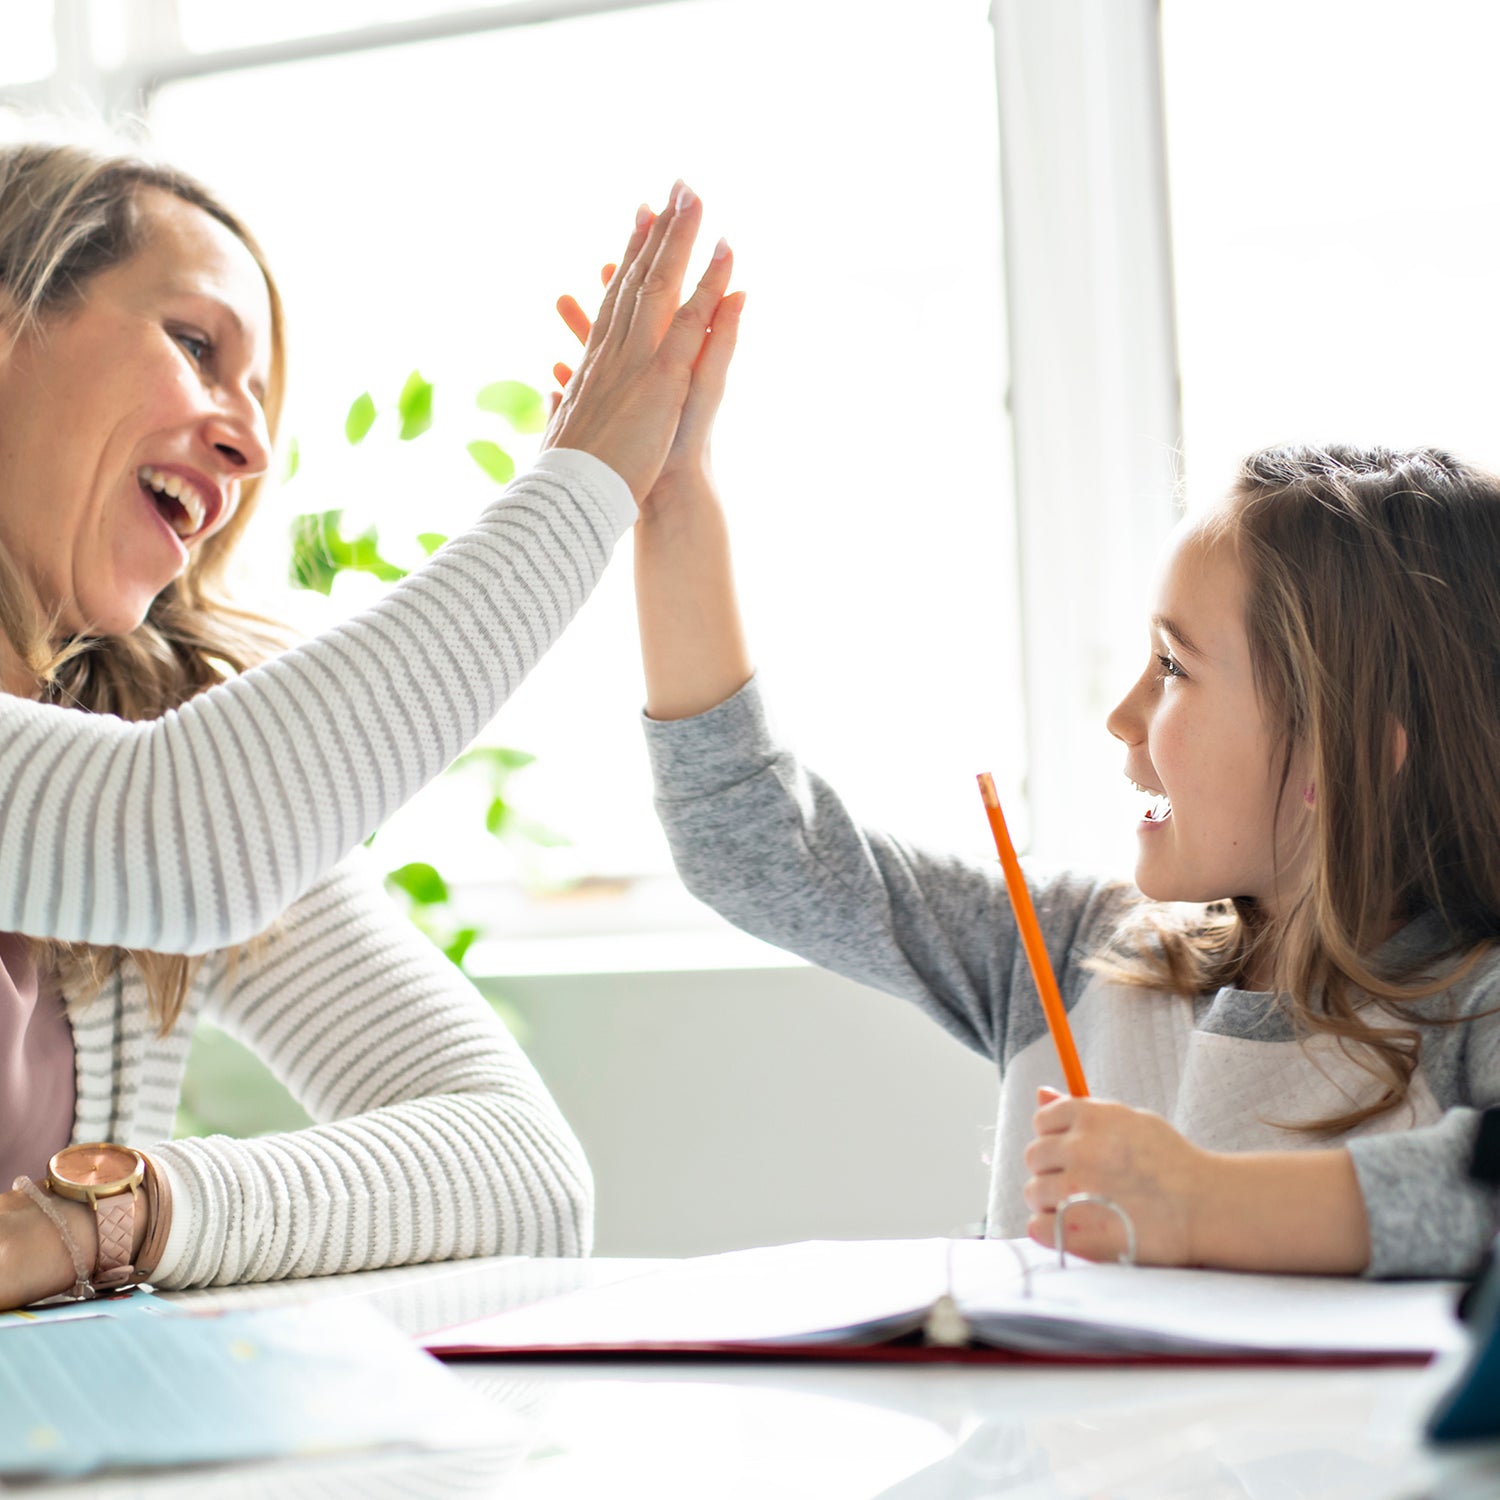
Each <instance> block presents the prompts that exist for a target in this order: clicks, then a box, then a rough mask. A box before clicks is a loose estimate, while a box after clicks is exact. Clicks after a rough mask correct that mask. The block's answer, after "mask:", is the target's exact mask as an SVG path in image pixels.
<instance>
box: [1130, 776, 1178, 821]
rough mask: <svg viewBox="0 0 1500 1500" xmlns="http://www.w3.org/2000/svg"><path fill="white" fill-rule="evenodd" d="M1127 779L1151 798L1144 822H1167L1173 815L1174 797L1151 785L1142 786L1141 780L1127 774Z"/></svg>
mask: <svg viewBox="0 0 1500 1500" xmlns="http://www.w3.org/2000/svg"><path fill="white" fill-rule="evenodd" d="M1125 779H1126V781H1128V782H1129V783H1130V784H1131V786H1133V787H1134V788H1135V789H1136V791H1138V792H1141V793H1142V794H1143V795H1145V796H1147V797H1149V798H1150V799H1151V801H1150V804H1149V805H1148V806H1147V808H1146V811H1145V813H1144V815H1143V816H1142V819H1141V821H1142V822H1144V823H1165V822H1166V821H1167V819H1168V818H1170V817H1171V816H1172V799H1171V798H1170V797H1169V796H1167V794H1166V793H1165V792H1157V791H1153V790H1152V789H1151V788H1150V787H1149V786H1142V785H1141V784H1140V782H1138V781H1137V780H1135V778H1134V777H1132V776H1127V777H1126V778H1125Z"/></svg>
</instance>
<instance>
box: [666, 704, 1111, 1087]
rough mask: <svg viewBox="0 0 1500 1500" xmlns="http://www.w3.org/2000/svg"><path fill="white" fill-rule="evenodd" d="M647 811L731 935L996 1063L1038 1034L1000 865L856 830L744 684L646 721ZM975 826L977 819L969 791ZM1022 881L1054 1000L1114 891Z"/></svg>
mask: <svg viewBox="0 0 1500 1500" xmlns="http://www.w3.org/2000/svg"><path fill="white" fill-rule="evenodd" d="M645 729H646V739H647V746H648V749H649V751H650V756H651V764H652V770H653V773H654V775H655V779H656V808H657V812H658V813H659V814H660V817H661V820H662V825H663V827H664V828H665V830H666V834H667V839H668V842H669V844H670V845H671V849H672V855H673V858H674V860H675V862H676V865H677V870H678V873H679V874H680V875H681V877H682V879H683V881H684V883H685V884H686V885H687V887H688V889H689V890H690V891H691V892H692V893H693V894H694V895H695V896H697V897H698V899H699V900H701V901H703V902H705V903H706V904H707V905H709V906H711V907H713V908H714V909H715V910H716V911H718V912H720V913H721V914H722V915H723V916H725V917H727V918H728V919H729V921H731V922H733V923H734V924H735V925H736V926H738V927H742V928H744V929H745V931H747V932H750V933H753V934H754V935H755V936H757V937H760V938H764V939H766V940H767V941H769V942H772V943H775V944H777V945H778V946H780V947H783V948H786V949H789V950H790V951H791V952H793V953H797V954H799V955H801V956H802V957H803V958H806V959H808V960H809V961H810V962H812V963H816V964H821V965H822V966H823V967H825V968H829V969H832V970H834V971H836V972H837V973H840V974H844V975H847V976H848V977H849V978H851V979H856V980H859V981H860V982H862V983H864V984H869V985H872V986H874V987H875V988H877V989H881V990H885V991H887V992H889V993H891V994H894V995H900V996H903V997H904V998H906V999H909V1000H912V1001H915V1002H916V1003H917V1004H918V1005H919V1006H921V1007H922V1008H923V1009H924V1010H926V1011H927V1012H928V1013H929V1014H930V1015H932V1016H933V1017H934V1018H935V1019H936V1020H937V1021H938V1022H939V1023H940V1024H941V1025H943V1026H944V1027H945V1028H946V1029H947V1030H948V1031H950V1032H952V1033H953V1035H955V1036H956V1037H958V1038H959V1040H961V1041H962V1042H964V1043H965V1044H966V1045H968V1046H970V1047H972V1048H974V1049H975V1050H976V1051H978V1052H981V1053H983V1054H984V1055H986V1056H988V1057H991V1058H993V1059H994V1060H995V1061H996V1062H997V1063H998V1064H1000V1065H1002V1066H1003V1064H1004V1063H1005V1061H1006V1059H1007V1058H1009V1057H1011V1056H1013V1055H1014V1054H1015V1053H1016V1052H1017V1051H1019V1050H1020V1048H1021V1047H1023V1046H1025V1045H1026V1044H1027V1043H1028V1042H1029V1041H1031V1040H1032V1039H1033V1038H1034V1037H1035V1036H1037V1035H1039V1034H1040V1032H1041V1030H1042V1029H1044V1022H1043V1019H1042V1013H1041V1006H1040V1001H1039V1000H1038V998H1037V996H1036V989H1035V986H1034V984H1033V982H1032V979H1031V974H1030V971H1029V969H1028V967H1027V964H1026V958H1025V952H1024V950H1023V948H1022V946H1021V943H1020V941H1019V937H1018V934H1017V930H1016V925H1015V920H1014V918H1013V916H1012V914H1011V909H1010V902H1009V899H1008V897H1007V895H1006V891H1005V882H1004V878H1003V876H1002V874H1001V871H1000V866H999V862H998V860H996V861H993V862H992V863H988V864H975V863H967V862H965V861H964V860H962V859H957V858H954V857H952V856H947V855H941V854H934V853H929V852H925V851H923V850H921V849H919V848H916V847H914V846H913V845H911V844H909V843H907V842H905V841H904V840H902V839H899V838H895V837H893V836H891V835H890V834H886V833H881V832H877V831H875V830H872V829H869V828H865V827H862V826H861V825H860V824H859V823H858V822H856V821H855V819H854V818H853V817H852V816H851V814H850V812H849V811H848V809H847V808H846V807H845V806H844V804H843V803H842V802H841V801H840V800H839V798H838V797H837V795H836V794H835V793H834V792H833V790H832V788H830V787H829V786H828V785H827V783H825V782H824V781H822V780H820V779H819V778H818V777H817V776H814V775H813V774H811V773H810V772H809V771H807V770H806V769H805V768H804V767H803V766H801V765H800V764H799V763H798V761H797V760H796V759H795V757H794V756H793V755H792V754H791V753H790V751H788V750H787V749H785V748H784V747H783V746H781V745H779V744H778V743H777V742H776V740H775V738H774V737H773V735H772V733H771V730H770V728H769V726H768V723H767V720H766V717H765V714H764V711H763V708H762V705H761V699H760V695H759V691H758V688H757V684H756V683H755V682H754V681H753V680H752V681H751V682H750V683H748V684H747V685H746V686H745V687H744V688H742V689H741V690H740V691H739V692H738V693H736V694H735V695H734V696H733V697H731V698H728V699H726V700H725V701H724V702H723V703H720V704H719V705H717V706H716V707H715V708H712V709H710V710H709V711H708V712H707V713H704V714H699V715H697V716H696V717H694V718H691V719H678V720H673V721H668V722H658V721H655V720H651V719H647V720H646V721H645ZM974 805H975V817H976V818H978V817H980V816H982V813H981V810H980V806H979V797H978V794H977V793H976V794H975V799H974ZM1027 879H1028V882H1029V884H1030V888H1031V891H1032V897H1033V900H1034V901H1035V903H1036V906H1037V913H1038V916H1039V918H1040V920H1041V923H1042V930H1043V936H1044V937H1045V938H1046V941H1047V949H1048V952H1049V954H1050V955H1051V957H1052V962H1053V966H1054V968H1055V969H1056V971H1057V977H1058V982H1059V985H1060V986H1061V988H1062V991H1063V997H1064V999H1065V1001H1066V1002H1067V1003H1069V1004H1071V1003H1072V1002H1073V1001H1074V1000H1075V999H1076V998H1077V995H1078V993H1079V992H1080V991H1081V989H1082V987H1083V984H1084V982H1085V980H1086V978H1087V975H1086V973H1085V971H1084V970H1083V968H1082V959H1083V958H1084V956H1086V955H1087V954H1088V953H1090V952H1092V951H1094V950H1095V949H1096V948H1097V946H1098V944H1099V943H1100V942H1101V941H1102V940H1103V935H1104V933H1105V931H1106V930H1107V929H1108V928H1109V927H1110V926H1111V925H1112V923H1113V922H1114V921H1115V920H1116V919H1117V917H1118V914H1119V910H1120V904H1121V900H1122V890H1123V888H1122V887H1120V886H1118V885H1112V884H1101V883H1099V882H1096V881H1093V880H1089V879H1087V878H1084V877H1079V876H1061V877H1056V878H1053V879H1043V878H1041V877H1039V876H1036V875H1035V874H1034V872H1032V871H1031V870H1030V869H1028V872H1027Z"/></svg>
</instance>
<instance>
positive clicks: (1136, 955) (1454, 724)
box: [1104, 447, 1500, 1133]
mask: <svg viewBox="0 0 1500 1500" xmlns="http://www.w3.org/2000/svg"><path fill="white" fill-rule="evenodd" d="M1205 530H1206V532H1207V533H1208V535H1209V536H1210V537H1211V538H1213V539H1214V540H1216V541H1218V542H1222V543H1223V544H1225V545H1227V546H1230V547H1232V548H1233V549H1234V553H1235V555H1236V557H1237V559H1238V561H1239V564H1240V566H1241V568H1242V570H1243V574H1244V578H1245V582H1246V605H1245V629H1246V633H1247V636H1248V638H1249V644H1250V655H1251V661H1252V664H1253V668H1254V674H1255V683H1256V689H1257V692H1258V694H1259V696H1260V699H1261V702H1262V705H1263V706H1264V709H1265V714H1266V718H1267V721H1268V722H1269V723H1270V724H1272V725H1273V726H1277V727H1278V731H1279V736H1280V744H1279V746H1278V749H1277V754H1278V765H1277V769H1278V770H1279V772H1280V776H1281V797H1282V798H1283V799H1285V798H1286V797H1288V796H1292V797H1296V798H1298V799H1299V800H1300V799H1301V798H1302V794H1303V787H1302V786H1301V785H1300V784H1299V785H1297V786H1295V787H1293V786H1291V785H1290V779H1291V771H1292V765H1293V757H1294V756H1297V757H1298V763H1299V765H1304V764H1305V766H1306V767H1307V768H1308V772H1309V780H1310V781H1311V783H1312V787H1313V793H1312V806H1311V808H1310V809H1309V812H1308V828H1307V835H1306V837H1307V848H1308V855H1309V857H1308V858H1307V859H1306V860H1305V862H1304V864H1305V868H1306V870H1307V872H1308V873H1307V875H1306V878H1305V880H1304V881H1303V883H1302V885H1301V888H1300V889H1296V890H1291V891H1288V892H1287V900H1286V903H1285V916H1284V917H1283V918H1282V919H1281V920H1279V921H1278V922H1276V923H1275V924H1274V926H1273V925H1272V924H1270V923H1268V922H1267V921H1266V920H1265V919H1264V917H1263V915H1262V913H1260V912H1259V911H1258V910H1257V909H1256V907H1255V905H1254V903H1252V902H1248V901H1243V900H1241V901H1233V902H1222V903H1218V904H1216V905H1215V906H1212V907H1209V908H1206V909H1199V910H1197V911H1195V912H1192V913H1191V914H1187V915H1184V914H1177V915H1175V916H1174V915H1172V914H1171V913H1169V911H1168V910H1167V909H1165V908H1161V907H1152V906H1145V907H1142V908H1140V909H1139V910H1138V912H1137V913H1136V914H1135V916H1134V917H1133V918H1132V919H1131V920H1130V921H1129V922H1128V923H1127V924H1126V926H1125V928H1124V929H1123V930H1122V933H1121V935H1120V936H1121V948H1120V951H1119V952H1118V953H1117V954H1116V955H1115V956H1113V957H1112V958H1111V959H1110V960H1108V961H1107V962H1106V965H1105V966H1104V967H1105V969H1106V972H1109V973H1111V974H1112V975H1113V976H1114V977H1117V978H1122V979H1126V980H1128V981H1131V982H1136V983H1143V984H1151V985H1159V986H1165V987H1168V988H1170V989H1172V990H1174V991H1176V992H1178V993H1182V994H1203V993H1206V992H1209V991H1212V990H1214V989H1216V988H1218V987H1219V986H1220V985H1225V984H1238V983H1241V982H1242V981H1243V976H1244V974H1245V972H1246V970H1247V968H1248V967H1249V966H1250V964H1251V961H1252V958H1259V959H1260V961H1261V963H1262V964H1264V965H1266V966H1269V969H1270V971H1271V972H1272V973H1273V974H1274V976H1275V987H1276V989H1277V990H1278V991H1279V992H1280V993H1281V994H1282V995H1283V996H1284V997H1286V1003H1288V1004H1289V1005H1290V1007H1291V1011H1292V1017H1293V1020H1294V1021H1295V1022H1296V1023H1297V1025H1298V1027H1299V1029H1300V1031H1301V1032H1302V1034H1304V1035H1310V1034H1317V1033H1323V1034H1327V1035H1332V1036H1334V1037H1337V1038H1339V1039H1340V1040H1341V1042H1342V1043H1343V1045H1344V1046H1345V1047H1346V1049H1347V1050H1350V1052H1351V1055H1353V1056H1355V1057H1357V1058H1358V1059H1359V1060H1360V1061H1361V1062H1362V1063H1363V1065H1364V1066H1365V1067H1366V1068H1367V1069H1368V1070H1369V1071H1370V1073H1371V1074H1372V1075H1373V1077H1374V1078H1375V1079H1376V1080H1377V1081H1378V1083H1379V1085H1380V1089H1379V1092H1378V1095H1377V1096H1376V1097H1375V1098H1374V1099H1372V1100H1371V1101H1370V1102H1368V1103H1365V1104H1361V1105H1359V1106H1358V1107H1356V1108H1351V1109H1350V1110H1348V1111H1347V1112H1346V1113H1344V1114H1341V1115H1338V1116H1337V1117H1334V1118H1331V1119H1327V1120H1320V1121H1317V1122H1312V1123H1308V1124H1305V1125H1303V1126H1301V1127H1300V1128H1304V1129H1307V1130H1310V1131H1316V1132H1327V1133H1335V1132H1340V1131H1344V1130H1348V1129H1352V1128H1353V1127H1354V1126H1356V1125H1358V1124H1360V1123H1361V1122H1363V1121H1365V1120H1368V1119H1371V1118H1373V1117H1375V1116H1377V1115H1380V1114H1383V1113H1384V1112H1386V1111H1387V1110H1390V1109H1392V1108H1395V1107H1396V1106H1397V1105H1399V1104H1401V1103H1402V1102H1403V1101H1404V1100H1405V1099H1406V1097H1407V1093H1408V1091H1409V1089H1410V1085H1411V1079H1412V1075H1413V1073H1414V1072H1415V1070H1416V1066H1417V1062H1418V1054H1419V1048H1420V1041H1421V1034H1420V1030H1419V1026H1420V1024H1421V1023H1422V1022H1424V1021H1433V1020H1442V1019H1443V1018H1444V1017H1443V1015H1442V1014H1441V1012H1440V1010H1439V1012H1438V1013H1433V1008H1432V1007H1426V1008H1425V1013H1424V1014H1423V1015H1422V1016H1421V1017H1420V1018H1419V1017H1418V1016H1416V1015H1414V1013H1413V1009H1412V1005H1413V1002H1415V1001H1420V1000H1424V999H1429V998H1431V997H1432V996H1435V995H1437V994H1438V993H1440V992H1441V991H1442V990H1444V989H1446V988H1447V987H1448V986H1449V985H1451V984H1453V983H1454V982H1455V981H1456V980H1458V979H1459V978H1461V977H1462V976H1463V975H1464V974H1465V973H1467V972H1468V971H1469V969H1471V968H1472V966H1473V965H1474V964H1475V963H1476V962H1477V961H1478V960H1479V959H1480V958H1481V957H1482V956H1483V955H1484V953H1486V952H1487V951H1488V950H1489V949H1490V948H1491V947H1493V946H1494V944H1495V943H1496V941H1497V940H1500V479H1497V477H1496V476H1494V475H1491V474H1488V473H1485V472H1483V471H1481V470H1478V469H1475V468H1472V467H1470V466H1468V465H1466V464H1463V463H1461V462H1459V461H1458V460H1457V459H1455V458H1453V457H1452V456H1451V455H1449V454H1447V453H1443V452H1440V451H1438V450H1436V449H1429V448H1420V449H1413V450H1410V451H1407V452H1393V451H1389V450H1386V449H1383V448H1353V447H1330V448H1326V449H1320V448H1309V447H1285V448H1272V449H1266V450H1264V451H1262V452H1259V453H1255V454H1253V455H1252V456H1251V457H1249V458H1248V459H1246V460H1245V462H1244V464H1243V465H1242V466H1241V469H1240V472H1239V474H1238V476H1237V478H1236V482H1235V484H1234V486H1233V489H1232V491H1231V495H1230V499H1229V502H1228V504H1227V505H1226V506H1224V507H1223V509H1222V510H1221V511H1220V512H1219V513H1217V514H1216V515H1215V516H1214V517H1213V518H1211V519H1210V520H1209V521H1208V522H1206V523H1205ZM1299 780H1300V777H1299ZM1424 915H1425V916H1428V917H1429V918H1430V919H1433V920H1434V922H1435V924H1436V931H1437V933H1438V934H1439V943H1438V951H1437V952H1436V953H1435V954H1434V953H1433V952H1432V951H1430V950H1429V951H1428V952H1426V953H1425V954H1423V955H1416V956H1413V957H1408V958H1406V959H1404V960H1403V961H1402V962H1400V963H1394V962H1393V963H1377V961H1376V959H1375V954H1376V952H1377V950H1378V949H1379V948H1380V947H1381V946H1382V944H1383V943H1384V942H1385V940H1386V939H1387V938H1388V937H1389V935H1390V932H1391V928H1392V924H1393V923H1395V922H1402V921H1406V920H1409V919H1411V918H1414V917H1418V916H1424ZM1372 1006H1373V1007H1374V1008H1375V1010H1376V1011H1377V1012H1379V1013H1383V1016H1384V1018H1385V1019H1386V1021H1387V1023H1388V1024H1386V1025H1383V1026H1381V1025H1376V1024H1373V1023H1372V1020H1371V1017H1370V1007H1372ZM1391 1021H1394V1022H1395V1024H1389V1023H1390V1022H1391Z"/></svg>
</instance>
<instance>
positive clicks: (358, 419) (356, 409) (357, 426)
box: [344, 391, 375, 447]
mask: <svg viewBox="0 0 1500 1500" xmlns="http://www.w3.org/2000/svg"><path fill="white" fill-rule="evenodd" d="M374 425H375V398H374V397H373V396H371V394H370V393H369V392H368V391H366V392H365V393H364V394H363V395H361V396H356V397H355V398H354V404H353V405H352V406H351V407H350V408H349V415H348V416H347V417H345V418H344V436H345V437H346V438H348V439H349V443H350V446H351V447H352V446H354V445H357V444H359V443H361V442H363V441H364V437H365V434H366V433H367V432H368V431H369V430H370V429H371V428H372V427H373V426H374Z"/></svg>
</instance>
